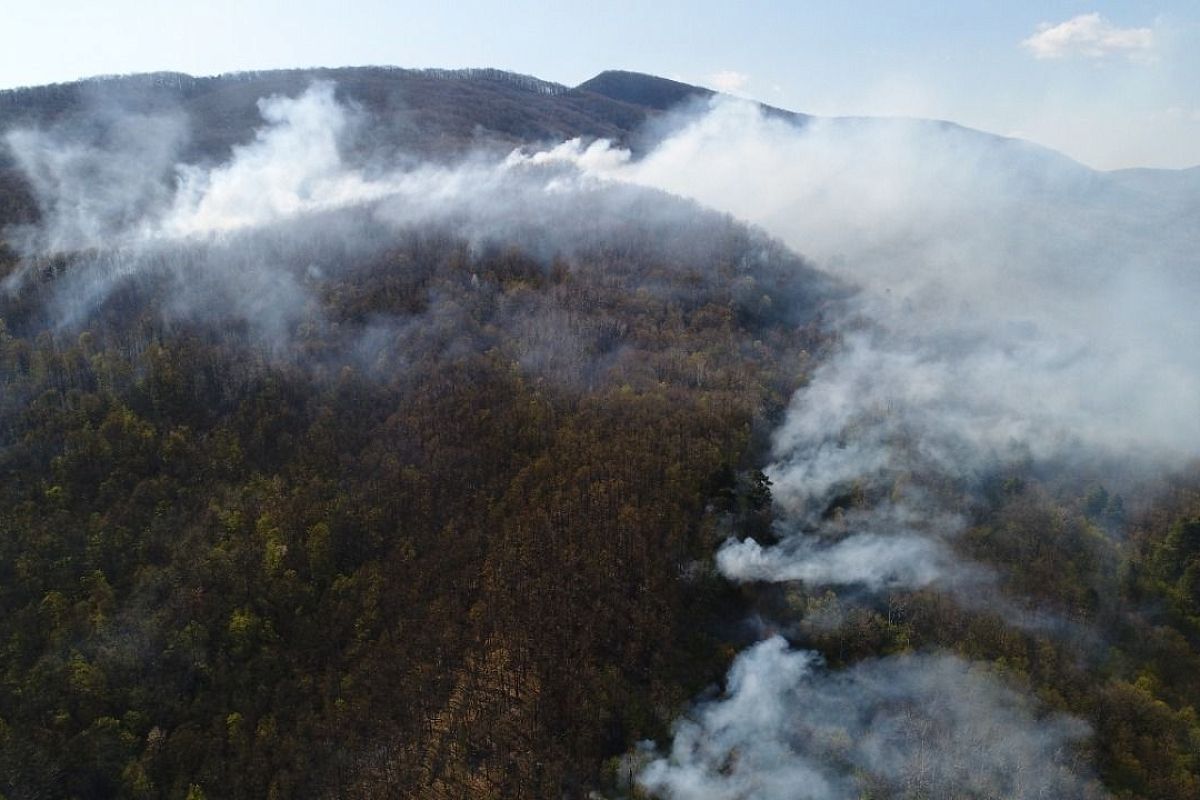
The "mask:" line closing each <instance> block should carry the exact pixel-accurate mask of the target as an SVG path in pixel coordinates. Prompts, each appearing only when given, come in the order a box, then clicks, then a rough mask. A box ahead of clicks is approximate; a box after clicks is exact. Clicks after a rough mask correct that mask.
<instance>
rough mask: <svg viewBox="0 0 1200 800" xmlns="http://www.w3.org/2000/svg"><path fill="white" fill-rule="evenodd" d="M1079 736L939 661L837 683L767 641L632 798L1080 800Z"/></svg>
mask: <svg viewBox="0 0 1200 800" xmlns="http://www.w3.org/2000/svg"><path fill="white" fill-rule="evenodd" d="M1087 733H1088V730H1087V728H1086V726H1085V725H1083V724H1082V723H1080V722H1079V721H1077V720H1074V719H1071V718H1068V717H1063V716H1048V717H1045V716H1043V717H1039V716H1038V715H1037V713H1036V711H1035V709H1034V708H1032V706H1031V704H1030V703H1029V701H1028V700H1026V699H1025V697H1024V696H1023V695H1021V694H1020V693H1019V692H1016V691H1013V690H1012V689H1010V688H1008V687H1006V686H1005V685H1004V684H1002V683H1001V682H1000V681H998V680H997V679H996V678H994V677H992V676H990V675H989V674H987V673H986V672H984V671H983V670H981V669H980V668H978V667H973V666H972V665H970V664H968V663H966V662H963V661H961V660H959V659H957V658H954V657H951V656H937V655H924V656H896V657H891V658H886V659H881V660H878V661H868V662H863V663H860V664H857V665H856V666H854V667H852V668H850V669H847V670H843V671H840V672H830V671H827V670H825V669H824V668H823V667H822V666H821V664H820V661H819V658H818V657H817V656H816V655H815V654H813V653H808V652H803V651H793V650H789V649H788V648H787V644H786V642H784V640H783V639H781V638H779V637H773V638H771V639H768V640H766V641H763V642H760V643H759V644H757V645H755V646H754V647H752V648H750V649H749V650H747V651H746V652H744V653H742V654H741V655H740V656H738V658H737V660H736V661H735V662H734V664H733V667H732V668H731V669H730V672H729V680H728V686H727V690H726V693H725V695H724V696H723V697H721V698H719V699H716V700H713V701H710V702H706V703H701V704H700V705H699V706H697V707H696V708H695V709H694V710H693V711H692V712H691V713H690V714H689V715H688V716H687V717H685V718H684V719H683V720H681V721H680V722H678V723H677V725H676V730H675V738H674V743H673V745H672V747H671V751H670V753H669V754H667V755H665V756H662V757H659V758H656V759H654V760H652V761H651V762H650V763H649V764H647V765H646V766H645V768H644V769H643V771H642V772H641V775H640V781H641V784H642V785H643V786H644V787H645V788H646V789H648V790H649V791H651V792H653V793H655V794H656V795H659V796H662V797H667V798H673V799H674V800H733V799H734V798H749V797H753V798H758V799H759V800H774V799H775V798H780V800H782V798H787V799H788V800H835V799H840V798H846V799H847V800H849V799H850V798H857V797H864V796H869V797H876V796H897V797H1011V798H1035V797H1055V798H1064V800H1065V799H1067V798H1085V797H1099V796H1103V793H1102V792H1101V791H1099V790H1098V789H1097V787H1096V786H1095V783H1094V781H1092V780H1090V779H1088V778H1086V777H1082V776H1083V775H1084V774H1085V771H1084V769H1083V768H1082V766H1081V765H1080V764H1079V763H1077V757H1076V756H1075V755H1074V746H1075V745H1076V744H1077V743H1078V742H1079V740H1081V739H1082V738H1084V737H1085V736H1086V735H1087Z"/></svg>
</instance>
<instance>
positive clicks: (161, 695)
mask: <svg viewBox="0 0 1200 800" xmlns="http://www.w3.org/2000/svg"><path fill="white" fill-rule="evenodd" d="M314 75H315V76H317V77H325V78H333V79H336V81H337V85H338V89H337V92H338V98H339V100H340V101H342V102H344V103H346V104H348V105H349V106H350V107H352V108H357V109H358V110H359V112H360V113H361V116H360V117H358V118H357V119H358V120H359V123H360V124H355V125H353V126H351V127H352V129H351V130H350V131H349V133H348V136H347V139H346V141H345V142H342V143H341V144H342V146H343V149H344V151H345V152H344V154H343V155H344V157H345V159H346V161H347V163H350V164H354V165H356V166H359V167H362V168H363V169H367V170H369V169H370V168H371V160H372V158H374V157H380V158H382V159H384V160H385V161H386V160H396V159H399V160H401V161H403V159H405V158H411V159H414V160H415V159H417V158H422V159H423V158H427V157H432V158H434V159H435V160H440V161H442V162H443V163H444V162H448V161H451V160H452V159H453V158H454V157H457V156H459V155H461V154H463V153H464V152H467V151H470V150H475V149H485V150H486V149H489V148H509V147H511V146H512V145H513V144H520V143H529V142H542V141H556V140H558V139H561V138H565V137H569V136H582V137H585V138H587V137H600V136H604V137H611V138H614V139H616V140H618V141H622V142H626V143H632V144H636V141H637V137H638V136H639V135H640V134H639V130H640V126H642V125H643V124H644V123H645V122H646V121H647V120H652V119H654V118H655V116H656V115H658V114H660V113H661V112H662V111H663V110H665V109H669V108H671V107H672V105H673V104H675V103H677V102H679V101H681V100H683V101H686V100H687V99H688V98H690V97H692V96H693V95H694V92H692V91H691V89H692V88H694V87H687V86H685V85H682V84H677V83H675V82H671V81H663V80H661V79H647V78H646V76H637V75H634V74H631V73H604V74H603V75H601V76H598V77H597V78H596V79H594V80H593V81H589V82H588V83H587V84H584V85H582V86H581V87H578V88H576V89H567V88H565V87H561V86H557V85H555V84H549V83H546V82H542V81H537V80H536V79H530V78H524V77H521V76H511V75H507V74H504V73H497V72H493V71H487V70H480V71H467V72H455V73H443V72H435V71H422V72H415V71H404V70H384V69H363V70H325V71H307V72H282V73H265V74H258V75H245V76H230V77H224V78H214V79H192V78H188V77H187V76H176V75H157V76H140V77H132V78H122V79H112V80H102V81H95V82H91V83H88V84H85V85H70V86H60V87H42V88H38V89H30V90H21V91H18V92H10V93H3V94H0V115H4V116H3V117H2V118H3V119H4V121H5V124H6V125H8V124H31V123H32V124H37V125H43V126H48V125H52V124H55V123H57V122H62V121H64V120H65V121H69V122H71V124H72V125H76V124H81V123H83V122H86V121H87V120H88V119H90V118H91V117H90V116H89V115H91V114H92V113H93V111H94V108H95V106H96V104H97V103H100V104H104V103H109V102H111V103H113V104H115V105H114V107H119V108H122V109H124V110H128V111H131V112H132V113H139V112H156V113H157V112H159V111H165V110H173V111H177V112H179V113H182V114H184V115H185V116H186V117H188V118H189V119H190V120H191V121H192V124H191V125H190V126H189V127H190V129H191V130H192V135H191V138H190V139H189V140H188V142H187V143H186V146H185V148H184V154H183V155H184V157H186V158H188V159H193V160H195V161H197V162H198V163H209V162H213V161H220V160H222V159H224V158H226V157H227V156H228V155H229V153H230V152H231V148H232V147H233V146H234V145H235V144H237V143H240V142H245V141H246V140H247V139H248V138H250V137H251V136H252V135H253V134H252V131H253V129H254V126H255V125H256V124H257V123H258V121H259V119H258V109H257V107H256V102H257V100H258V99H259V98H261V97H263V96H265V95H268V94H271V93H283V94H296V93H299V92H300V91H302V90H303V89H304V87H305V86H306V85H307V84H308V82H309V81H310V80H311V79H312V77H313V76H314ZM381 143H383V145H382V146H383V149H382V150H381V149H380V148H381ZM388 147H393V148H395V152H392V151H389V150H388V149H387V148H388ZM381 153H383V155H382V156H381V155H380V154H381ZM495 197H500V198H502V200H503V202H502V203H497V205H501V206H502V208H501V212H502V213H498V214H497V213H494V212H493V211H488V212H480V211H479V210H478V209H477V208H473V207H471V206H469V205H466V206H464V207H463V208H458V209H456V210H455V211H454V212H453V213H449V214H443V215H441V216H436V217H434V218H431V219H426V220H421V219H419V217H418V218H417V220H416V221H413V220H412V219H409V218H407V217H403V215H400V219H401V221H399V222H398V221H397V219H396V218H395V217H389V216H388V213H389V212H388V209H387V206H386V202H382V203H380V204H374V203H361V204H358V205H351V206H350V207H347V208H342V209H340V210H335V211H327V210H324V211H318V212H311V213H306V214H304V215H301V218H300V219H299V220H298V221H296V220H288V221H283V222H278V221H277V222H275V223H273V224H269V225H265V226H262V227H258V228H253V229H249V230H240V231H235V232H233V233H229V234H227V235H223V236H220V237H213V238H212V239H203V238H199V239H194V240H186V239H184V240H179V241H174V240H172V241H169V242H166V243H162V242H157V243H155V244H154V246H153V247H147V248H145V249H144V250H139V251H138V252H134V253H131V252H129V250H128V249H126V248H125V246H124V245H123V244H121V245H118V244H115V243H114V244H112V246H111V247H110V246H108V245H107V244H105V243H100V244H98V245H96V246H95V247H93V248H91V249H77V250H73V251H68V252H54V253H36V254H31V253H26V255H25V256H24V257H18V255H17V249H18V247H17V243H16V240H15V238H14V239H13V241H12V244H11V246H10V245H9V244H7V243H5V242H3V241H0V281H2V282H3V290H2V291H0V798H4V800H25V799H26V798H30V799H32V798H42V797H77V798H91V797H126V798H189V799H191V800H194V799H195V798H201V797H209V798H219V797H230V798H258V797H276V798H284V797H352V798H353V797H358V798H375V797H434V798H466V797H471V798H510V797H512V798H541V797H586V796H588V795H589V793H590V792H594V791H595V792H601V793H602V794H603V795H604V796H611V797H619V796H625V795H629V794H635V795H636V794H638V793H639V792H640V791H641V789H639V788H638V787H636V786H633V785H631V777H632V775H633V769H634V765H635V764H636V762H637V755H636V754H637V753H639V752H642V751H641V750H639V743H642V742H644V741H645V740H653V741H655V742H656V743H658V744H659V745H660V746H661V745H663V744H665V743H667V742H668V741H669V740H670V738H671V734H672V725H673V723H674V722H675V721H676V720H677V719H678V718H679V715H680V714H681V713H682V712H684V711H685V710H686V709H687V708H688V707H689V705H691V704H692V703H693V702H694V700H695V698H697V697H706V696H712V695H713V694H714V693H716V692H717V691H719V688H718V689H714V687H719V685H720V682H721V680H722V676H724V675H725V672H726V669H727V668H728V666H729V664H730V662H731V660H732V659H733V657H734V655H735V653H736V652H737V651H738V650H739V649H741V648H742V647H743V646H745V645H747V644H749V643H751V642H753V641H755V640H756V639H758V638H761V636H762V635H763V633H764V628H772V627H773V626H776V625H778V626H779V627H781V628H782V629H783V632H784V633H786V635H787V637H788V639H789V640H790V641H791V642H792V643H793V644H795V645H796V646H802V647H808V648H812V649H814V650H816V651H818V652H819V653H821V654H822V656H823V657H824V658H825V659H826V660H827V662H828V664H829V666H830V667H831V668H833V669H839V668H842V667H847V666H850V665H853V664H859V663H864V662H871V661H872V660H874V659H879V658H882V657H887V656H890V655H894V654H903V653H923V652H952V653H956V654H958V655H960V656H962V657H964V659H967V660H969V661H970V662H971V663H972V664H975V665H978V668H979V669H983V670H986V671H988V672H989V674H992V675H995V676H998V678H999V679H1000V680H1002V681H1004V682H1005V684H1006V685H1008V686H1013V687H1017V688H1018V689H1020V690H1021V691H1022V692H1026V693H1028V694H1029V695H1030V696H1031V697H1033V698H1035V699H1036V701H1037V703H1038V704H1039V705H1038V708H1040V709H1041V710H1042V713H1045V714H1047V715H1049V714H1051V713H1055V712H1064V713H1066V714H1070V715H1072V716H1074V717H1076V718H1079V719H1082V720H1084V721H1085V722H1086V723H1087V725H1088V727H1089V728H1090V731H1091V733H1090V736H1089V737H1087V738H1086V739H1084V740H1082V742H1081V743H1079V744H1078V745H1077V746H1076V750H1077V752H1072V754H1071V759H1070V760H1071V762H1072V763H1077V764H1079V765H1081V767H1080V771H1081V773H1084V774H1087V775H1091V774H1092V773H1093V772H1094V773H1095V774H1096V775H1097V776H1098V779H1099V781H1100V782H1101V783H1102V784H1103V786H1104V788H1105V789H1106V790H1107V791H1110V792H1111V793H1113V794H1114V795H1115V796H1118V797H1127V798H1146V799H1147V800H1151V799H1153V800H1159V799H1160V798H1171V799H1172V800H1173V799H1174V798H1180V799H1186V798H1191V800H1195V798H1197V797H1200V722H1198V718H1197V708H1198V707H1200V678H1198V676H1200V488H1198V487H1200V475H1198V474H1197V473H1196V471H1195V469H1192V470H1191V471H1188V470H1183V471H1180V472H1177V473H1175V474H1173V475H1171V476H1170V477H1169V478H1168V479H1163V478H1161V477H1154V478H1147V477H1146V476H1140V475H1130V474H1128V473H1123V472H1122V471H1121V470H1120V469H1116V470H1104V469H1099V468H1097V469H1096V470H1094V471H1087V470H1083V469H1081V468H1079V466H1078V465H1053V464H1045V463H1033V462H1032V461H1030V462H1029V463H1017V464H1011V463H1010V464H1006V465H1004V466H1003V467H1002V468H1000V467H997V468H996V469H995V470H994V472H993V473H988V472H986V470H984V474H981V475H972V476H970V477H969V478H968V477H967V476H957V475H944V474H940V473H937V472H936V470H931V472H930V474H918V471H917V470H915V469H913V470H907V471H901V472H898V473H897V474H895V475H894V476H892V477H893V478H894V480H893V482H892V484H891V485H886V486H883V485H881V486H872V487H869V488H868V487H864V486H861V485H847V486H846V487H845V491H844V493H842V494H840V495H839V496H838V497H837V499H836V500H835V501H834V503H833V504H831V505H830V507H829V508H826V509H824V517H825V518H826V519H833V520H837V519H840V518H841V517H842V516H843V515H852V514H853V513H854V512H855V510H856V509H858V508H860V507H861V508H865V507H867V506H869V505H870V504H871V503H874V502H877V501H880V500H881V499H886V496H889V495H895V496H897V497H898V496H901V495H902V494H903V493H904V492H905V491H906V490H907V489H909V488H911V487H912V486H919V487H921V489H922V490H923V491H928V492H930V493H932V494H936V495H937V496H938V498H937V499H938V501H939V503H940V504H941V506H942V507H945V508H950V509H953V510H954V511H955V513H957V514H960V515H961V516H962V518H963V519H965V520H966V521H967V524H966V525H965V529H964V531H963V533H962V534H961V535H959V536H958V537H957V538H955V539H953V541H952V542H951V546H952V547H953V548H954V550H955V551H956V557H958V558H960V559H961V560H962V562H963V563H969V564H972V565H976V566H979V567H981V568H983V571H981V572H979V573H974V574H975V575H976V577H978V576H984V577H981V578H980V579H979V582H978V584H977V585H976V586H969V587H968V589H967V590H965V591H964V589H963V588H962V586H958V587H955V586H948V587H947V586H942V587H941V588H934V587H926V588H919V589H911V588H909V589H891V590H887V589H885V590H882V591H871V590H869V589H868V588H867V587H865V586H854V585H851V586H842V588H840V589H839V590H837V591H831V590H826V589H824V588H816V587H814V586H809V585H807V584H805V583H804V582H801V581H791V582H783V583H774V584H754V583H748V584H744V585H742V586H735V585H734V584H732V583H730V582H728V581H726V580H725V579H724V578H722V577H721V576H720V575H719V573H718V571H717V569H716V567H715V565H714V560H713V554H714V552H715V551H716V550H717V548H718V547H719V546H720V544H721V543H722V542H724V541H726V540H728V539H729V538H730V537H738V538H741V537H746V536H754V537H755V538H756V539H757V540H758V541H760V542H764V543H769V542H770V541H771V540H772V536H773V529H772V522H773V517H772V514H773V512H772V508H773V501H772V495H771V491H772V487H771V484H770V481H769V480H768V479H767V477H766V476H765V475H764V474H763V472H762V471H761V469H762V468H764V467H765V465H766V463H767V462H768V460H769V453H768V440H769V437H770V433H771V431H772V430H773V429H775V427H776V426H777V425H778V423H779V422H780V420H781V418H782V416H783V412H784V409H785V407H786V405H787V403H788V401H789V399H790V398H791V397H792V395H793V393H794V392H795V391H796V390H797V389H799V388H801V387H803V386H804V384H805V383H806V381H807V380H808V378H809V376H810V374H811V372H812V370H813V369H815V368H816V367H817V366H819V365H820V364H821V363H822V361H823V359H824V358H825V357H826V356H827V354H828V353H829V351H830V350H831V349H832V348H836V347H838V345H839V336H840V334H839V333H838V332H835V331H833V330H831V329H830V328H829V327H828V325H827V324H826V322H825V320H826V312H827V311H828V310H829V309H830V308H831V307H836V308H839V309H840V308H842V304H843V302H844V301H845V299H846V295H847V290H846V288H845V287H843V286H840V285H839V284H838V283H837V282H836V281H833V280H832V279H830V278H829V277H828V276H826V275H823V274H821V273H818V272H816V271H815V270H813V269H812V268H811V267H810V266H809V265H808V264H807V263H806V262H804V261H803V260H802V259H801V258H799V257H797V256H795V255H793V254H791V253H790V252H789V251H787V250H786V249H785V248H784V247H782V246H781V245H779V244H778V243H777V242H774V241H772V240H770V239H768V238H767V237H765V236H764V235H762V234H761V233H759V232H756V231H753V230H749V229H747V228H745V227H744V226H742V225H740V224H737V223H736V222H734V221H733V220H731V219H730V218H728V217H725V216H721V215H718V214H714V213H711V212H706V211H704V210H702V209H700V208H698V207H695V206H693V205H691V204H688V203H685V202H683V201H680V200H678V199H677V198H671V197H668V196H665V195H661V194H657V193H653V192H648V191H647V192H642V191H640V190H638V191H633V192H632V193H631V194H627V195H620V194H618V193H616V192H613V191H612V187H608V188H607V189H606V190H604V191H588V192H581V193H579V194H571V193H563V194H559V195H552V198H554V202H553V203H552V204H550V206H546V205H538V204H531V203H528V202H527V201H528V197H526V196H524V195H522V194H521V193H520V192H517V191H512V192H508V191H504V190H503V189H502V190H501V191H498V192H496V193H495V194H494V195H492V196H489V199H490V200H492V201H494V200H495ZM392 212H395V209H392ZM489 213H493V216H491V217H488V216H487V214H489ZM472 214H477V215H479V214H481V215H482V216H484V217H487V218H486V219H485V220H484V221H483V222H481V221H480V220H479V219H478V218H476V217H472ZM46 215H47V209H46V208H39V207H38V204H37V201H36V199H35V194H34V192H33V190H32V188H31V186H30V185H29V183H28V181H27V180H26V179H25V177H24V176H22V175H21V174H19V173H18V172H17V171H16V168H15V165H14V164H13V163H11V162H5V164H4V165H3V168H2V169H0V230H4V231H5V235H7V234H9V233H13V232H14V231H15V232H17V233H19V232H20V229H19V227H5V226H9V225H17V226H20V225H28V224H31V223H35V222H37V221H38V220H39V219H40V218H42V217H43V216H46ZM497 219H502V220H503V224H497ZM405 220H406V221H405ZM481 231H483V233H481ZM839 316H840V318H842V319H845V318H846V316H847V315H845V314H840V315H839ZM855 324H856V325H859V326H860V327H861V328H863V329H867V328H869V326H870V323H869V322H867V321H862V320H858V321H856V322H855ZM856 332H860V331H856ZM878 413H879V414H886V413H887V409H880V410H879V411H878ZM898 446H901V447H904V446H911V447H913V449H914V450H919V449H920V442H919V441H914V442H911V443H906V442H901V443H900V444H899V445H898ZM912 463H914V464H921V463H926V462H922V461H920V460H919V459H913V462H912ZM1113 475H1116V476H1119V482H1120V483H1119V485H1117V484H1116V483H1113V482H1112V481H1111V480H1110V477H1111V476H1113ZM871 492H876V493H878V494H880V495H881V497H871V496H868V495H869V494H870V493H871ZM972 588H976V589H978V592H977V595H975V596H972V595H971V591H970V590H971V589H972ZM831 620H834V621H835V622H834V623H831V622H830V621H831ZM764 621H768V622H764ZM908 718H909V719H910V721H911V724H912V725H913V726H914V727H916V726H919V725H920V724H923V722H922V718H921V717H920V716H919V714H915V715H910V716H909V717H908ZM833 755H834V756H836V755H837V754H836V753H834V754H833ZM726 766H727V767H728V768H729V769H730V770H732V769H733V768H734V767H735V766H736V765H735V764H733V763H730V764H728V765H726ZM868 777H869V779H870V780H871V781H875V779H874V778H871V777H870V776H868ZM925 779H926V777H925V776H923V775H922V774H919V771H915V772H914V773H913V774H912V775H907V776H906V777H905V780H906V781H907V782H899V783H897V782H894V781H892V782H888V781H883V780H878V781H875V782H869V783H868V784H867V785H868V786H869V790H870V792H872V793H873V794H871V795H870V796H895V797H914V798H915V797H923V796H929V795H930V789H929V784H928V782H926V783H922V781H923V780H925ZM971 796H981V797H984V796H991V795H988V794H987V793H976V794H973V795H971Z"/></svg>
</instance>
